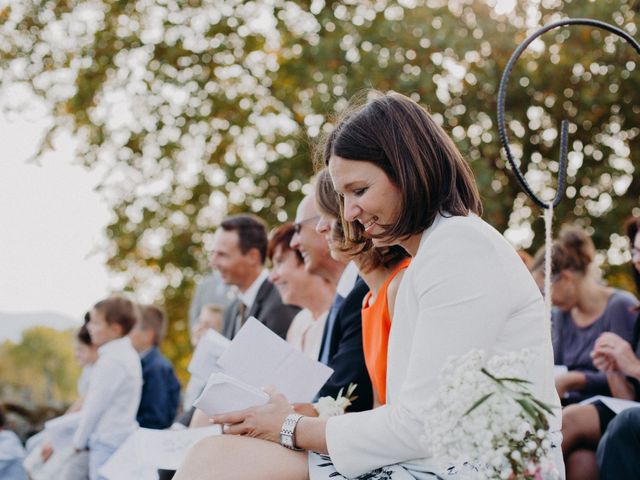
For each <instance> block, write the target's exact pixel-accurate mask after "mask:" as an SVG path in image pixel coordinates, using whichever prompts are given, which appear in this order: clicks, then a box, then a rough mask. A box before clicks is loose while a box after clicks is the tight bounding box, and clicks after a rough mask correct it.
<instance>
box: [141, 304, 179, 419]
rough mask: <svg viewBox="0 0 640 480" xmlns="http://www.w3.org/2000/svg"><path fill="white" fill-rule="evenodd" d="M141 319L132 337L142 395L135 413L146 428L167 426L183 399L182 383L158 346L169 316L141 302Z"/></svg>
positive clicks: (153, 306)
mask: <svg viewBox="0 0 640 480" xmlns="http://www.w3.org/2000/svg"><path fill="white" fill-rule="evenodd" d="M140 311H141V315H140V319H139V320H138V322H137V323H136V325H135V326H134V327H133V330H131V333H130V334H129V338H130V339H131V344H132V345H133V348H135V349H136V351H137V352H138V354H139V355H140V362H141V365H142V397H141V399H140V406H139V408H138V413H137V415H136V420H137V421H138V424H139V425H140V426H141V427H143V428H155V429H160V430H161V429H164V428H169V427H170V426H171V424H172V423H173V420H174V419H175V417H176V413H177V411H178V403H179V401H180V383H179V382H178V378H177V377H176V373H175V371H174V370H173V365H171V363H169V361H168V360H167V359H166V358H165V357H164V355H162V353H160V349H159V348H158V347H159V345H160V342H161V341H162V339H163V338H164V335H165V333H166V329H167V318H166V315H165V314H164V312H163V311H162V310H160V309H159V308H158V307H156V306H155V305H141V306H140Z"/></svg>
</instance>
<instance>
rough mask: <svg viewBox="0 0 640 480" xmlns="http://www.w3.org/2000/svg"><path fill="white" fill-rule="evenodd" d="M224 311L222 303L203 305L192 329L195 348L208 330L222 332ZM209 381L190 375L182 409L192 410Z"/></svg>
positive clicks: (186, 421)
mask: <svg viewBox="0 0 640 480" xmlns="http://www.w3.org/2000/svg"><path fill="white" fill-rule="evenodd" d="M223 313H224V307H223V306H222V305H217V304H212V303H208V304H206V305H203V306H202V309H201V310H200V315H199V316H198V321H197V322H196V324H195V325H194V326H193V328H192V329H191V345H192V346H193V348H194V349H195V348H196V347H197V346H198V342H200V339H201V338H202V337H203V336H204V335H205V334H206V333H207V330H209V329H211V330H214V331H216V332H218V333H220V334H222V315H223ZM206 383H207V379H206V378H205V379H202V378H198V377H196V376H195V375H191V376H190V377H189V382H188V383H187V387H186V388H185V391H184V399H183V401H182V409H183V410H184V411H185V412H188V411H189V410H191V407H192V406H193V402H195V401H196V398H198V395H200V393H202V389H203V388H204V386H205V385H206ZM190 420H191V416H189V419H188V420H187V419H186V418H185V419H183V421H182V423H183V424H185V425H188V424H189V421H190Z"/></svg>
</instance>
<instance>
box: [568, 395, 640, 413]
mask: <svg viewBox="0 0 640 480" xmlns="http://www.w3.org/2000/svg"><path fill="white" fill-rule="evenodd" d="M598 400H600V401H601V402H602V403H604V404H605V405H606V406H607V407H609V408H610V409H611V411H612V412H613V413H615V414H616V415H617V414H619V413H620V412H622V411H624V410H626V409H628V408H634V407H640V402H634V401H633V400H623V399H622V398H613V397H605V396H604V395H596V396H595V397H591V398H587V399H586V400H583V401H581V402H580V403H581V404H585V403H594V402H597V401H598Z"/></svg>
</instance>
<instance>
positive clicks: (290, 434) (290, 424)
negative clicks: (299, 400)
mask: <svg viewBox="0 0 640 480" xmlns="http://www.w3.org/2000/svg"><path fill="white" fill-rule="evenodd" d="M301 418H302V415H300V414H298V413H291V414H289V415H287V418H285V419H284V423H283V424H282V428H281V429H280V445H282V446H283V447H286V448H288V449H290V450H303V449H302V448H298V447H296V437H295V431H296V425H297V424H298V421H299V420H300V419H301Z"/></svg>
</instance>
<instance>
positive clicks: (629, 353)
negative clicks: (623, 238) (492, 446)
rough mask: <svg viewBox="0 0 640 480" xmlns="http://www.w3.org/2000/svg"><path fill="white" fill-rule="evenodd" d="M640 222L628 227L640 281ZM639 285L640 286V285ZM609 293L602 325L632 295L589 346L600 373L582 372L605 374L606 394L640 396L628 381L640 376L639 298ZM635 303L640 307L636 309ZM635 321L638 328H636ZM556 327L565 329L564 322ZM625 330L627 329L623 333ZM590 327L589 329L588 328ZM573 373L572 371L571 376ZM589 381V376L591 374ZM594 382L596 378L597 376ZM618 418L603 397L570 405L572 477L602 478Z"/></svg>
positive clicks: (567, 444)
mask: <svg viewBox="0 0 640 480" xmlns="http://www.w3.org/2000/svg"><path fill="white" fill-rule="evenodd" d="M638 223H639V220H638V219H636V218H634V219H631V220H629V221H627V223H626V224H625V230H626V233H627V237H628V238H629V243H630V245H631V255H632V257H631V260H632V264H633V268H632V270H633V273H634V277H635V279H636V282H638V280H639V275H638V272H639V271H640V255H639V254H638V250H639V249H640V236H638ZM636 285H637V286H640V285H639V284H638V283H636ZM598 288H599V289H604V288H606V287H602V286H600V285H598ZM607 292H609V293H610V294H609V296H608V299H607V304H606V306H605V307H602V306H601V308H603V313H602V315H601V316H600V317H599V318H598V319H597V320H596V322H601V324H604V322H606V317H607V313H606V311H607V310H609V313H611V310H612V309H613V308H614V307H613V305H614V304H615V302H616V300H615V299H614V298H612V297H613V296H614V295H622V296H623V297H624V298H625V299H628V302H627V303H626V304H623V306H622V307H623V308H622V312H621V313H620V314H619V315H618V318H616V319H614V322H613V323H610V324H608V325H600V327H610V328H609V329H608V330H607V331H604V332H601V333H598V335H597V337H596V339H595V340H593V342H592V343H591V344H590V346H587V347H588V348H585V351H586V352H587V353H588V354H589V359H588V361H589V364H590V365H592V366H593V368H594V369H597V370H599V371H598V372H597V373H591V372H587V373H583V372H577V373H578V374H581V375H584V376H585V377H586V375H589V376H590V377H591V378H592V379H594V378H595V379H599V378H602V379H603V381H604V383H605V386H606V389H607V391H606V393H604V394H605V395H611V396H613V397H618V398H624V399H630V400H639V399H640V394H639V393H640V392H638V391H636V390H637V389H636V388H634V386H633V385H632V384H631V383H630V382H629V380H628V379H629V378H636V379H637V380H640V360H638V355H639V354H640V349H639V347H640V346H639V345H638V332H637V330H638V322H637V320H636V316H637V315H638V307H637V301H635V299H633V298H632V297H633V296H632V295H630V294H628V293H627V292H621V293H620V294H617V292H616V291H615V290H612V289H607ZM618 301H620V300H618ZM634 305H636V306H635V308H634ZM559 321H561V320H559ZM634 323H635V328H634V327H633V324H634ZM594 324H595V322H594ZM556 328H557V329H558V331H561V330H560V327H559V326H558V327H556ZM592 328H598V326H597V325H596V327H592ZM620 330H624V331H623V332H621V331H620ZM588 331H589V329H588V327H587V328H586V329H585V332H588ZM631 332H633V334H631ZM630 337H631V338H630ZM591 362H593V363H591ZM571 373H572V372H568V374H566V375H569V374H571ZM560 381H563V380H560ZM596 381H597V380H596ZM586 383H587V380H586V378H585V384H586ZM591 383H592V384H593V383H595V382H594V381H593V380H591ZM635 385H637V383H636V384H635ZM615 416H616V414H615V413H614V412H613V411H612V410H611V409H610V408H609V407H607V406H606V405H605V404H604V403H603V402H601V401H597V402H594V403H588V404H584V405H583V404H576V405H569V406H568V407H567V408H565V409H564V410H563V411H562V435H563V439H562V451H563V453H564V456H565V461H566V466H567V479H568V480H572V479H580V480H589V479H594V480H595V479H597V478H599V473H598V466H597V464H596V447H597V446H598V442H599V441H600V439H601V438H602V435H603V434H604V433H605V431H606V430H607V428H608V425H609V423H610V422H611V420H613V418H614V417H615ZM620 478H622V477H620ZM624 478H630V477H624Z"/></svg>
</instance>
